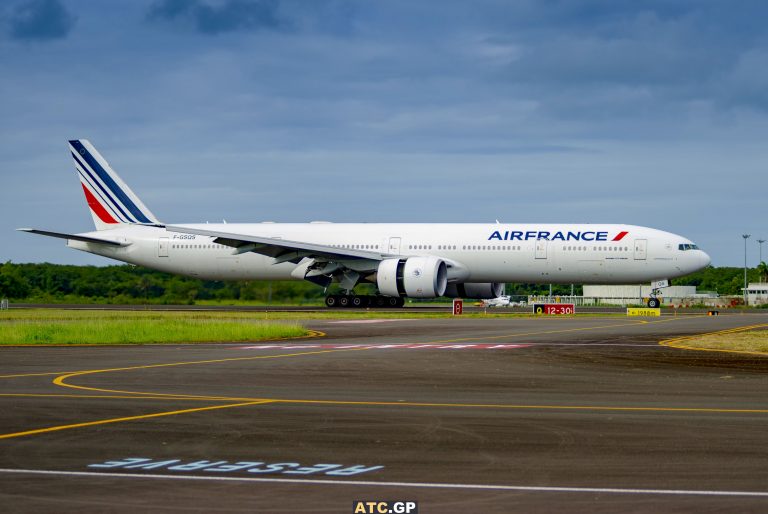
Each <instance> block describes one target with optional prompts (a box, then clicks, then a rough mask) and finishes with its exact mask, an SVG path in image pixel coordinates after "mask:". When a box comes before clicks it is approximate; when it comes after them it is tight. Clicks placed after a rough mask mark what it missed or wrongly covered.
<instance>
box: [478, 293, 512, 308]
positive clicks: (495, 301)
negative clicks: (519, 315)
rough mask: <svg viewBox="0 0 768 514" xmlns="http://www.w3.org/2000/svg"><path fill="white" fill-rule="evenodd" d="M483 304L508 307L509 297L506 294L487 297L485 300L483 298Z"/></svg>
mask: <svg viewBox="0 0 768 514" xmlns="http://www.w3.org/2000/svg"><path fill="white" fill-rule="evenodd" d="M483 306H485V307H509V306H510V298H509V296H508V295H505V294H503V295H501V296H497V297H496V298H489V299H487V300H483Z"/></svg>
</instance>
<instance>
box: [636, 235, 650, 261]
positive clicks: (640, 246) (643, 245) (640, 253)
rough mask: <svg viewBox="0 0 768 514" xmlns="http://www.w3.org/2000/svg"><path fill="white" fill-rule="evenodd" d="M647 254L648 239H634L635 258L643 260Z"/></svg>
mask: <svg viewBox="0 0 768 514" xmlns="http://www.w3.org/2000/svg"><path fill="white" fill-rule="evenodd" d="M647 256H648V240H647V239H635V260H636V261H644V260H645V259H646V258H647Z"/></svg>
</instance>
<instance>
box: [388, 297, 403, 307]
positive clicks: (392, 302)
mask: <svg viewBox="0 0 768 514" xmlns="http://www.w3.org/2000/svg"><path fill="white" fill-rule="evenodd" d="M398 300H400V298H395V297H394V296H390V297H389V298H387V307H397V303H398Z"/></svg>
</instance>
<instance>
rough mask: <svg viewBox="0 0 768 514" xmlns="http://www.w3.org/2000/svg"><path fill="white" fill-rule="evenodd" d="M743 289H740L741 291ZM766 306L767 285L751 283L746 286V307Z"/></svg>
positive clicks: (767, 301) (767, 296)
mask: <svg viewBox="0 0 768 514" xmlns="http://www.w3.org/2000/svg"><path fill="white" fill-rule="evenodd" d="M743 290H744V288H742V291H743ZM766 304H768V283H765V282H751V283H750V284H749V285H748V286H747V305H766Z"/></svg>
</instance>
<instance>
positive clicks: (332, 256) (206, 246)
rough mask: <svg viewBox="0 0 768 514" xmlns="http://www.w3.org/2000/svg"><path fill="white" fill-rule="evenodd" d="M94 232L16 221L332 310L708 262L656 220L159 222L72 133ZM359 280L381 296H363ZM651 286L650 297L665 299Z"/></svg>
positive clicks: (613, 280) (86, 247)
mask: <svg viewBox="0 0 768 514" xmlns="http://www.w3.org/2000/svg"><path fill="white" fill-rule="evenodd" d="M69 150H70V153H71V157H72V159H73V160H74V164H75V170H76V171H77V175H78V177H79V179H80V184H81V186H82V190H83V193H84V195H85V199H86V203H87V205H88V208H89V209H90V212H91V215H92V217H93V221H94V224H95V228H96V230H95V231H91V232H82V233H67V232H54V231H50V230H38V229H34V228H22V229H18V230H21V231H25V232H30V233H34V234H41V235H45V236H50V237H55V238H61V239H65V240H66V241H67V243H66V244H67V246H68V247H70V248H74V249H76V250H81V251H84V252H89V253H93V254H96V255H101V256H104V257H108V258H111V259H115V260H118V261H123V262H127V263H131V264H135V265H139V266H145V267H147V268H152V269H156V270H160V271H165V272H169V273H176V274H181V275H187V276H191V277H197V278H201V279H207V280H272V281H278V280H307V281H309V282H312V283H315V284H317V285H319V286H321V287H323V288H325V290H326V291H327V290H328V287H329V286H331V285H332V284H338V286H339V289H340V291H341V293H340V294H328V295H327V296H326V298H325V304H326V305H327V306H328V307H366V306H382V307H398V306H402V305H403V304H404V303H405V298H437V297H441V296H448V297H462V298H467V299H480V300H483V299H492V298H497V297H498V296H500V295H501V294H502V293H503V288H504V284H505V283H507V282H518V283H520V282H522V283H541V284H573V283H583V284H633V283H634V284H638V283H643V282H645V283H647V282H648V281H652V283H655V284H657V286H655V287H660V285H659V284H665V283H668V279H671V278H674V277H679V276H683V275H687V274H689V273H693V272H695V271H697V270H700V269H702V268H704V267H706V266H708V265H709V263H710V258H709V256H708V255H707V254H706V253H705V252H704V251H702V250H700V249H699V248H698V246H696V245H695V244H694V243H693V242H691V241H690V240H688V239H686V238H684V237H682V236H679V235H676V234H672V233H670V232H665V231H662V230H657V229H653V228H647V227H641V226H635V225H620V224H581V223H575V224H574V223H560V224H543V223H526V224H523V223H500V222H499V221H498V220H497V221H496V222H495V223H439V224H432V223H429V224H428V223H330V222H319V221H317V222H310V223H272V222H262V223H226V222H224V223H195V224H167V223H164V222H161V221H160V220H159V219H158V218H157V217H156V216H155V215H154V214H153V213H152V211H150V210H149V208H147V207H146V205H145V204H144V203H143V202H142V201H141V200H140V199H139V197H138V196H137V195H136V194H135V193H134V192H133V191H132V190H131V188H130V187H128V185H127V184H126V183H125V182H124V181H123V180H122V179H121V178H120V176H119V175H118V174H117V173H116V172H115V170H114V169H113V168H112V167H111V166H110V165H109V163H108V162H107V161H106V159H104V157H102V155H101V154H100V153H99V152H98V151H97V150H96V148H94V146H93V145H92V144H91V143H90V142H89V141H88V140H86V139H75V140H71V141H69ZM361 283H370V284H374V286H375V287H376V290H377V293H376V294H375V295H356V294H354V288H355V287H356V286H357V285H358V284H361ZM657 291H658V289H655V290H654V293H653V294H651V296H650V298H649V300H648V305H649V306H651V307H658V306H659V299H658V298H657V297H656V292H657Z"/></svg>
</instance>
